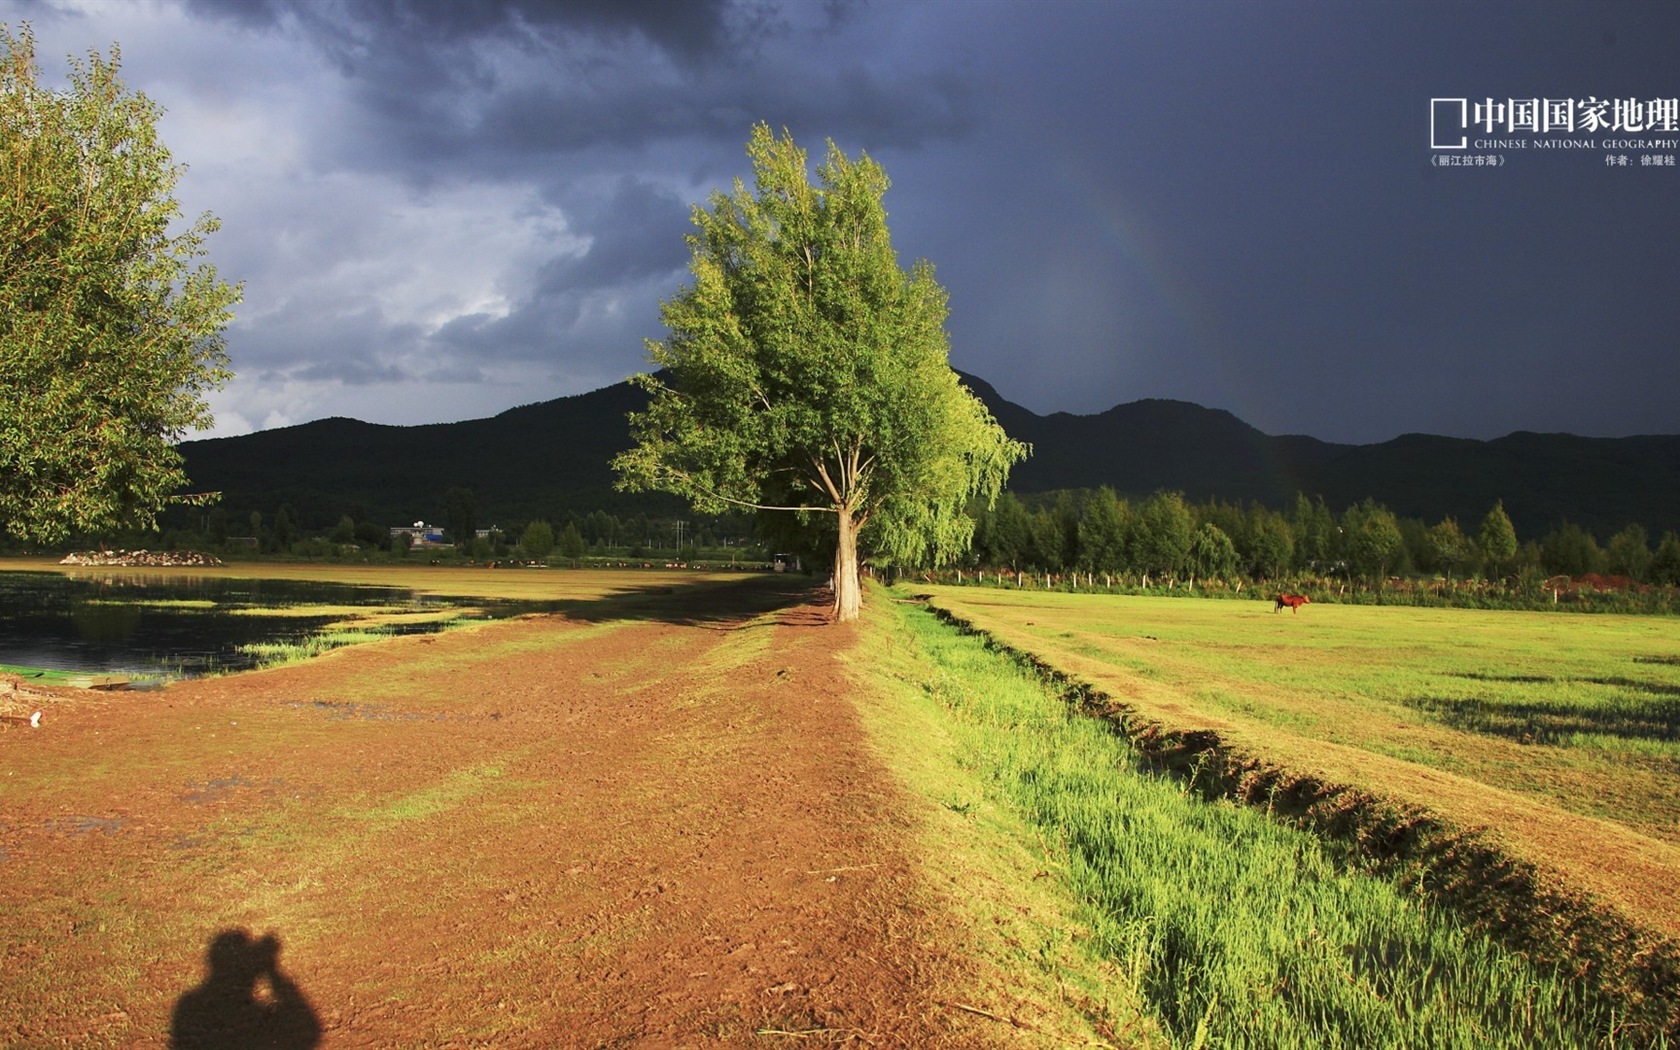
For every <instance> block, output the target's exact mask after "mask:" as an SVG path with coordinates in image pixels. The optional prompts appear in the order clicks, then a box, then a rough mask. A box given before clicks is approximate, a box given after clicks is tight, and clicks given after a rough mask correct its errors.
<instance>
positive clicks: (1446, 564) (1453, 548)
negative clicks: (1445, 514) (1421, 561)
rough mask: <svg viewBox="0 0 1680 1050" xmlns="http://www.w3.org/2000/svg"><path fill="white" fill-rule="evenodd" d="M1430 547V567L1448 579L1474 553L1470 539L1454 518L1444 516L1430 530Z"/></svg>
mask: <svg viewBox="0 0 1680 1050" xmlns="http://www.w3.org/2000/svg"><path fill="white" fill-rule="evenodd" d="M1428 549H1429V559H1428V567H1429V568H1430V569H1432V570H1434V571H1435V572H1439V573H1441V574H1443V575H1445V576H1446V577H1447V578H1448V579H1451V578H1452V576H1453V573H1455V572H1457V571H1458V570H1459V568H1460V567H1461V566H1463V565H1464V564H1465V563H1466V562H1468V561H1469V560H1470V557H1471V553H1472V552H1471V550H1470V541H1469V540H1468V539H1466V538H1465V536H1464V533H1463V531H1462V530H1461V529H1459V527H1458V522H1457V520H1455V519H1453V518H1442V519H1441V520H1440V522H1439V523H1437V524H1436V525H1435V526H1433V527H1432V528H1431V529H1430V530H1429V544H1428Z"/></svg>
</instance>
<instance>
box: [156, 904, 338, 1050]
mask: <svg viewBox="0 0 1680 1050" xmlns="http://www.w3.org/2000/svg"><path fill="white" fill-rule="evenodd" d="M204 962H205V967H206V968H207V970H208V972H207V973H206V974H205V976H204V981H203V983H201V984H200V985H199V986H198V987H196V988H194V989H192V990H191V991H189V992H187V993H186V994H184V995H182V996H181V998H180V999H179V1000H177V1001H176V1003H175V1012H174V1014H173V1016H172V1017H171V1018H170V1024H169V1046H170V1048H171V1050H225V1048H228V1047H264V1048H268V1050H311V1048H313V1047H315V1046H317V1045H319V1043H320V1042H321V1019H320V1017H319V1016H318V1015H317V1014H316V1013H315V1008H314V1007H313V1006H312V1005H310V1002H309V999H308V998H307V997H306V996H305V995H304V994H303V990H302V989H301V988H299V987H298V986H297V984H296V983H295V982H293V981H292V979H291V978H290V977H289V976H287V975H286V973H285V971H283V970H282V969H281V968H280V939H279V938H278V937H276V936H275V935H274V934H272V933H268V934H264V935H263V936H261V937H252V936H251V935H250V933H248V932H246V931H245V930H238V929H230V930H223V931H222V932H221V933H218V934H216V936H215V937H214V938H213V939H212V940H211V941H210V946H209V948H207V949H206V950H205V953H204Z"/></svg>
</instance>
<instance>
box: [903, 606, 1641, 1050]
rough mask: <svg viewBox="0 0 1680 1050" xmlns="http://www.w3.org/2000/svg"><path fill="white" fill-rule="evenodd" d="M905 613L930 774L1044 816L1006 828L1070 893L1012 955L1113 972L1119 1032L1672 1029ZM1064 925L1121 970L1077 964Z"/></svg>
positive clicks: (1510, 1040) (1350, 1034)
mask: <svg viewBox="0 0 1680 1050" xmlns="http://www.w3.org/2000/svg"><path fill="white" fill-rule="evenodd" d="M1179 604H1191V603H1179ZM1195 604H1201V603H1195ZM1038 615H1039V613H1038V611H1037V610H1035V612H1034V613H1033V616H1034V617H1035V619H1034V620H1033V624H1034V625H1035V626H1036V625H1038V623H1039V621H1038V620H1037V619H1036V617H1037V616H1038ZM896 620H897V624H896V627H888V626H885V625H881V626H880V627H879V628H878V629H879V630H881V631H882V632H883V633H884V634H887V635H890V637H884V638H881V639H880V640H879V641H878V643H877V644H880V645H881V646H882V653H881V655H880V656H879V657H878V658H877V666H878V667H879V668H880V669H881V672H880V673H882V674H884V675H888V676H890V677H892V678H893V679H896V680H898V681H901V682H915V683H918V684H919V688H917V689H912V688H904V689H902V690H901V695H900V698H899V700H898V705H899V707H900V708H902V709H905V710H916V709H918V708H925V709H927V710H929V711H930V712H933V713H932V714H930V715H928V716H925V717H926V718H927V720H928V724H927V725H926V726H925V727H923V728H922V729H920V730H919V731H917V732H916V734H915V735H916V738H917V739H918V740H920V741H922V744H921V749H922V750H924V751H926V752H928V753H929V754H930V755H931V756H937V755H940V754H949V755H952V756H955V760H954V762H953V763H951V764H950V765H948V766H946V767H944V768H943V769H942V771H941V772H939V773H938V774H924V777H923V779H922V780H921V781H920V782H919V789H920V790H921V791H922V792H923V793H925V794H928V795H930V796H931V797H932V798H934V799H935V800H937V801H938V802H939V803H940V804H941V805H943V806H944V807H945V808H946V809H947V810H949V811H950V812H951V813H953V814H957V815H959V816H960V817H961V818H963V819H965V820H968V821H970V822H972V826H973V829H974V831H973V833H974V835H976V836H984V835H986V834H988V832H989V829H996V828H1010V827H1014V826H1016V825H1015V822H1017V821H1019V822H1021V824H1022V825H1024V826H1025V827H1027V828H1030V829H1036V830H1035V831H1026V832H1023V831H1014V832H1009V833H1011V834H1014V835H1016V836H1017V838H1018V839H1020V840H1022V841H1030V840H1031V839H1033V838H1036V840H1037V842H1038V843H1040V844H1041V845H1040V846H1039V847H1038V848H1039V849H1040V850H1042V854H1041V857H1042V859H1041V860H1039V862H1038V863H1039V864H1040V865H1042V868H1041V870H1040V871H1039V873H1038V877H1039V878H1044V877H1046V876H1048V881H1050V882H1053V883H1055V884H1056V886H1057V887H1059V888H1060V890H1061V892H1062V893H1063V894H1065V896H1062V897H1061V898H1060V900H1061V903H1060V905H1059V906H1060V907H1061V908H1063V909H1064V910H1065V918H1064V919H1063V920H1062V921H1060V922H1057V921H1055V920H1049V921H1047V922H1046V923H1045V926H1046V932H1045V933H1044V934H1042V935H1040V936H1039V937H1034V936H1032V934H1031V932H1030V931H1025V932H1019V933H1017V935H1016V936H1015V937H1014V938H1013V939H1012V942H1011V943H1017V944H1019V945H1020V951H1021V956H1022V958H1021V960H1018V961H1019V962H1031V961H1037V962H1038V964H1039V965H1042V966H1045V967H1046V968H1048V969H1050V970H1052V971H1055V972H1056V977H1057V979H1058V980H1059V981H1061V982H1062V983H1063V984H1064V985H1067V986H1071V987H1076V988H1077V987H1092V986H1093V985H1095V986H1100V987H1101V989H1102V993H1101V994H1103V995H1104V996H1106V1009H1107V1013H1108V1016H1109V1017H1111V1018H1121V1017H1126V1016H1127V1015H1128V1013H1130V1012H1131V1011H1134V1010H1135V1012H1136V1013H1135V1020H1133V1021H1130V1022H1127V1023H1126V1026H1125V1027H1126V1029H1127V1034H1126V1035H1125V1036H1123V1037H1121V1038H1119V1039H1117V1040H1116V1042H1118V1043H1122V1044H1126V1043H1132V1042H1136V1043H1138V1044H1140V1045H1153V1044H1156V1043H1157V1041H1158V1040H1159V1039H1160V1037H1162V1036H1164V1037H1165V1038H1164V1040H1160V1041H1164V1042H1168V1043H1170V1044H1172V1045H1179V1046H1197V1047H1201V1046H1233V1047H1237V1046H1250V1047H1319V1046H1347V1047H1354V1046H1373V1047H1374V1046H1440V1047H1467V1048H1468V1047H1494V1046H1511V1047H1519V1046H1520V1047H1527V1046H1624V1045H1635V1046H1637V1045H1662V1043H1663V1040H1664V1038H1665V1036H1664V1035H1662V1034H1661V1026H1662V1023H1663V1022H1662V1021H1660V1020H1654V1019H1653V1014H1652V1013H1648V1012H1647V1013H1644V1014H1643V1017H1642V1018H1640V1019H1631V1018H1630V1011H1629V1010H1628V1003H1629V1001H1628V1000H1622V999H1620V997H1619V996H1617V995H1615V994H1609V995H1606V994H1604V993H1602V992H1601V991H1599V990H1595V989H1594V988H1592V987H1590V986H1588V985H1587V984H1584V983H1581V982H1577V981H1575V980H1572V979H1571V975H1572V968H1571V967H1569V966H1568V965H1566V964H1559V963H1556V962H1547V961H1544V960H1541V959H1535V958H1530V957H1529V956H1528V955H1527V954H1525V953H1523V952H1518V951H1513V950H1511V949H1510V948H1508V947H1506V946H1504V945H1502V944H1500V943H1498V940H1497V939H1496V938H1493V937H1490V936H1488V935H1487V934H1485V933H1481V932H1477V931H1475V930H1473V929H1472V928H1470V927H1469V926H1467V925H1466V924H1464V923H1463V922H1461V921H1460V920H1459V919H1458V918H1457V917H1456V916H1455V915H1454V914H1453V913H1452V912H1450V911H1448V910H1446V909H1441V908H1436V907H1433V906H1432V905H1431V903H1430V902H1429V901H1428V900H1426V899H1424V898H1421V897H1418V896H1416V895H1414V894H1411V893H1409V892H1407V891H1405V890H1403V889H1402V888H1401V887H1398V886H1396V885H1394V884H1393V883H1391V882H1389V881H1387V880H1384V879H1381V878H1374V877H1371V876H1369V875H1365V874H1361V873H1359V872H1357V871H1353V870H1350V869H1348V868H1347V867H1346V866H1345V865H1344V864H1343V862H1342V860H1341V859H1340V857H1339V855H1338V852H1337V850H1336V849H1335V848H1333V847H1330V846H1327V845H1326V844H1325V843H1324V842H1322V841H1320V840H1319V839H1318V838H1316V837H1315V836H1313V835H1311V834H1309V833H1307V832H1304V831H1300V830H1296V829H1294V828H1290V827H1287V826H1284V825H1283V824H1281V823H1279V822H1277V821H1274V820H1271V819H1269V818H1268V816H1267V815H1266V814H1265V813H1264V812H1263V811H1261V810H1259V809H1256V808H1252V807H1244V806H1235V805H1231V804H1229V803H1226V802H1216V803H1212V804H1210V803H1208V802H1204V801H1202V800H1201V799H1199V798H1198V797H1196V796H1195V795H1194V794H1193V793H1191V792H1189V791H1188V790H1186V787H1185V785H1183V784H1182V783H1179V782H1177V781H1175V780H1173V779H1171V778H1166V777H1161V776H1156V775H1152V774H1151V773H1150V772H1149V770H1148V764H1147V762H1146V761H1144V760H1143V759H1142V758H1141V757H1140V756H1139V755H1138V754H1137V753H1135V752H1133V751H1132V750H1130V749H1129V748H1128V747H1127V746H1126V743H1125V742H1124V741H1123V740H1120V739H1117V738H1116V736H1115V735H1114V734H1113V733H1112V732H1110V731H1109V729H1108V728H1107V727H1106V726H1104V725H1103V724H1102V723H1101V722H1100V721H1098V720H1096V719H1093V718H1088V717H1084V716H1082V715H1080V714H1078V713H1076V712H1074V711H1073V710H1071V709H1070V708H1069V706H1068V704H1067V703H1066V702H1065V700H1064V699H1063V698H1062V697H1061V696H1060V695H1059V694H1058V693H1057V691H1056V690H1055V689H1054V688H1053V687H1049V686H1047V685H1046V684H1045V683H1044V682H1042V681H1041V680H1039V679H1038V677H1037V676H1036V675H1034V674H1033V673H1031V672H1030V671H1029V670H1028V669H1027V668H1025V667H1023V666H1022V665H1020V664H1019V663H1017V662H1014V661H1011V660H1010V659H1009V658H1008V657H1007V656H1004V655H1002V654H999V653H997V652H994V651H989V650H988V648H987V646H986V645H985V644H984V643H983V642H982V640H980V639H978V638H975V637H968V636H963V635H961V634H960V633H958V632H957V631H955V630H954V629H952V628H950V627H949V626H947V625H944V624H941V623H939V622H937V620H935V618H934V617H933V616H932V615H931V614H930V613H928V612H926V611H924V610H922V609H918V608H916V607H915V606H913V605H900V606H898V609H897V612H896ZM877 623H878V624H879V623H880V621H879V620H878V621H877ZM895 661H897V662H898V664H897V665H895ZM900 735H902V733H901V734H900ZM936 762H937V758H936V757H935V758H930V760H929V763H928V767H931V766H932V765H933V764H934V763H936ZM924 768H927V767H924ZM1026 848H1027V849H1028V850H1029V851H1031V852H1037V850H1033V847H1032V846H1030V845H1029V846H1028V847H1026ZM980 881H984V880H980ZM1040 906H1043V905H1040ZM1049 906H1051V907H1055V906H1057V905H1055V904H1051V905H1049ZM1024 911H1025V909H1023V912H1024ZM1000 921H1007V920H1006V919H1003V920H1000ZM1061 930H1067V931H1072V936H1073V949H1074V950H1075V951H1076V952H1078V953H1083V954H1085V955H1086V956H1088V957H1093V958H1094V960H1096V961H1097V962H1098V963H1102V964H1106V965H1107V966H1108V967H1109V969H1108V970H1106V971H1105V974H1106V976H1104V977H1102V978H1101V979H1097V980H1092V979H1090V978H1089V977H1087V979H1086V980H1084V981H1082V980H1080V978H1079V976H1078V975H1079V974H1080V972H1081V968H1080V967H1079V966H1078V965H1077V964H1070V963H1069V962H1068V959H1067V954H1066V948H1065V947H1064V945H1063V944H1062V942H1060V941H1059V940H1058V939H1057V938H1056V936H1055V935H1054V931H1061ZM1070 966H1071V969H1072V970H1073V974H1071V975H1070V974H1069V973H1067V972H1066V971H1065V969H1064V968H1068V967H1070ZM1093 972H1094V971H1093V970H1092V969H1090V968H1089V967H1087V968H1085V969H1084V970H1083V973H1085V974H1087V975H1089V974H1091V973H1093ZM1635 998H1638V997H1637V996H1636V997H1635ZM1128 1004H1130V1005H1129V1006H1128ZM1636 1013H1637V1011H1636ZM1656 1013H1657V1014H1660V1013H1661V1008H1660V1007H1659V1008H1658V1010H1657V1011H1656Z"/></svg>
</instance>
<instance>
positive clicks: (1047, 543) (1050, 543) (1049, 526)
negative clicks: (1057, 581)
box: [1027, 507, 1067, 572]
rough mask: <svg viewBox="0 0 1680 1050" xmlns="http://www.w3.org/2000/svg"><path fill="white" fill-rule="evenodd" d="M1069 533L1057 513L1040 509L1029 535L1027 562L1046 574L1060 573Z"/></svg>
mask: <svg viewBox="0 0 1680 1050" xmlns="http://www.w3.org/2000/svg"><path fill="white" fill-rule="evenodd" d="M1066 547H1067V533H1066V531H1065V530H1063V528H1062V522H1061V519H1060V518H1059V517H1057V515H1056V512H1055V511H1053V510H1051V509H1050V508H1049V507H1040V508H1039V509H1038V511H1037V512H1036V513H1034V514H1033V516H1032V527H1031V528H1030V529H1029V530H1028V533H1027V550H1028V553H1027V562H1028V563H1029V564H1031V565H1033V566H1035V567H1037V568H1039V569H1043V570H1044V571H1045V572H1059V571H1061V569H1062V567H1063V564H1064V555H1065V551H1066Z"/></svg>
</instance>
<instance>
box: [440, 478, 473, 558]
mask: <svg viewBox="0 0 1680 1050" xmlns="http://www.w3.org/2000/svg"><path fill="white" fill-rule="evenodd" d="M443 520H444V528H445V530H447V531H448V533H449V538H450V540H451V541H453V542H454V544H455V546H457V547H459V548H461V549H462V550H466V549H468V548H469V547H470V546H471V544H472V541H473V539H474V538H475V537H476V536H477V534H478V497H477V496H475V495H473V490H472V489H469V488H464V487H462V486H459V485H457V486H455V487H454V488H451V489H450V490H449V491H448V492H445V493H444V494H443Z"/></svg>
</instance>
